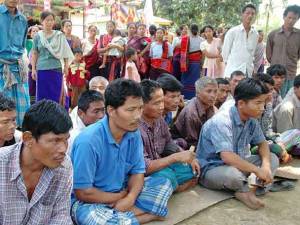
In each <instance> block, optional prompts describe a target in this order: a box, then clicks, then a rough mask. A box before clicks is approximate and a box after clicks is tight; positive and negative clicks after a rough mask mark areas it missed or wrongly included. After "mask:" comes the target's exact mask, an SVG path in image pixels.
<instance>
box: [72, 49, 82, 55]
mask: <svg viewBox="0 0 300 225" xmlns="http://www.w3.org/2000/svg"><path fill="white" fill-rule="evenodd" d="M72 51H73V54H74V55H75V54H76V53H80V54H83V52H82V49H81V48H74V49H73V50H72Z"/></svg>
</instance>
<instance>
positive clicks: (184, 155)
mask: <svg viewBox="0 0 300 225" xmlns="http://www.w3.org/2000/svg"><path fill="white" fill-rule="evenodd" d="M195 155H196V154H195V153H194V152H191V151H183V152H177V153H175V154H173V155H172V156H173V157H174V158H175V161H176V162H182V163H189V164H191V163H192V162H193V160H194V159H195Z"/></svg>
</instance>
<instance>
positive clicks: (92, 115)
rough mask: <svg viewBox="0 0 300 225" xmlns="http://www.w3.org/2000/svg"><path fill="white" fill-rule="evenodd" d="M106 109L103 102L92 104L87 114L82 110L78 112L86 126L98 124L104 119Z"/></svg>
mask: <svg viewBox="0 0 300 225" xmlns="http://www.w3.org/2000/svg"><path fill="white" fill-rule="evenodd" d="M104 113H105V109H104V102H103V101H96V102H91V103H90V105H89V108H88V109H87V110H86V112H83V111H82V110H81V109H79V110H78V114H79V117H80V119H81V120H82V122H83V123H84V125H85V126H88V125H90V124H93V123H96V122H97V121H98V120H100V119H102V118H103V117H104Z"/></svg>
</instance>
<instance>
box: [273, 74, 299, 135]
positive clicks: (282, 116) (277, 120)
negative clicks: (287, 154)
mask: <svg viewBox="0 0 300 225" xmlns="http://www.w3.org/2000/svg"><path fill="white" fill-rule="evenodd" d="M292 92H293V93H291V94H287V95H286V96H285V98H284V99H283V101H282V102H281V103H280V104H279V105H278V106H277V107H276V108H275V109H274V121H273V122H274V128H275V129H276V132H279V133H282V132H284V131H287V130H291V129H300V75H298V76H296V77H295V80H294V89H293V90H292Z"/></svg>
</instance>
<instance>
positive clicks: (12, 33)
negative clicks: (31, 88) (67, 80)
mask: <svg viewBox="0 0 300 225" xmlns="http://www.w3.org/2000/svg"><path fill="white" fill-rule="evenodd" d="M17 4H18V1H15V0H5V1H4V4H1V5H0V30H1V32H2V33H1V35H0V91H1V92H3V93H4V95H6V96H7V97H10V98H12V99H13V100H14V101H15V102H16V112H17V124H18V126H21V125H22V121H23V117H24V114H25V112H26V111H27V109H28V108H29V104H30V99H29V92H28V84H27V76H28V74H27V65H26V64H25V62H24V60H23V59H22V55H23V53H24V49H25V42H26V35H27V20H26V18H25V17H24V16H23V15H22V14H21V13H20V12H19V11H18V9H17Z"/></svg>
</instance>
